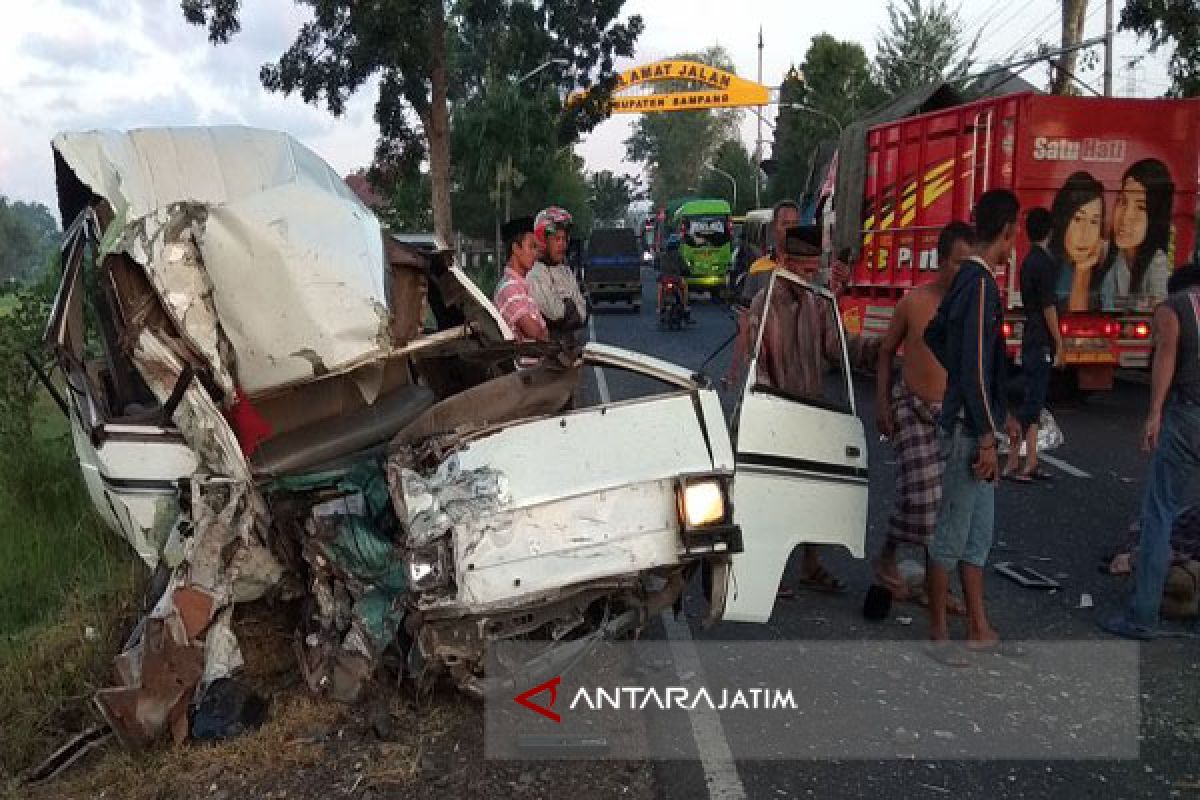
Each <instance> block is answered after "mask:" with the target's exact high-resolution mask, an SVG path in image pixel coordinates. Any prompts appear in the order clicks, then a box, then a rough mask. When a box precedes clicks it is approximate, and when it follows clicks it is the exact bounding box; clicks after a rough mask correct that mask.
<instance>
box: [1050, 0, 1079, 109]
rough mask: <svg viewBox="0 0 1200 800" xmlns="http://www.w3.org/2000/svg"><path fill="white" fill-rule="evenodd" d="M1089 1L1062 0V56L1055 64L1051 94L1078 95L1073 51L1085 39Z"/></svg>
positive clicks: (1074, 52)
mask: <svg viewBox="0 0 1200 800" xmlns="http://www.w3.org/2000/svg"><path fill="white" fill-rule="evenodd" d="M1087 4H1088V0H1062V55H1060V56H1059V58H1058V60H1057V62H1056V63H1055V67H1056V69H1055V71H1054V81H1053V82H1052V84H1051V86H1050V93H1051V94H1076V93H1077V92H1076V90H1075V89H1074V88H1073V87H1072V86H1071V76H1072V75H1073V74H1074V72H1075V61H1076V57H1077V56H1076V51H1075V50H1074V49H1073V48H1074V46H1075V45H1077V44H1079V40H1080V39H1082V38H1083V23H1084V18H1085V16H1086V14H1087Z"/></svg>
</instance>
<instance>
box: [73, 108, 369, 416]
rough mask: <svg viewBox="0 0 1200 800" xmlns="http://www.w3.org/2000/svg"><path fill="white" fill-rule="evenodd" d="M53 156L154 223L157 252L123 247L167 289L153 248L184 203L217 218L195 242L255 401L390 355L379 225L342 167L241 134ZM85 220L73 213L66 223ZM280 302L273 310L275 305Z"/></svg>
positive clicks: (195, 135)
mask: <svg viewBox="0 0 1200 800" xmlns="http://www.w3.org/2000/svg"><path fill="white" fill-rule="evenodd" d="M53 147H54V150H55V152H56V154H57V155H58V157H59V158H60V159H61V161H62V163H63V164H64V165H65V166H66V168H67V169H69V170H70V171H71V172H72V173H74V175H75V176H76V177H78V178H79V180H80V181H81V182H82V183H83V184H84V185H85V186H86V187H88V188H89V189H90V190H91V191H93V192H95V193H96V194H98V195H99V196H101V197H103V198H104V199H105V200H107V201H108V202H109V204H110V205H111V206H112V207H113V210H114V211H115V213H116V215H117V218H118V219H124V220H128V225H129V226H130V228H131V229H133V228H134V227H136V226H141V227H140V229H139V235H138V237H136V238H138V239H140V240H142V241H143V242H144V243H146V242H157V243H158V244H156V245H152V246H135V244H134V239H133V238H125V239H124V240H123V241H122V242H121V243H120V244H117V245H114V246H115V247H117V248H120V249H122V250H123V251H124V252H129V255H130V256H131V257H132V258H134V259H135V260H137V261H138V262H139V263H141V264H142V265H143V266H144V267H146V269H147V271H148V273H149V274H150V275H151V278H152V280H153V281H154V283H155V284H156V285H158V286H162V285H167V284H169V283H171V280H173V278H172V277H169V276H167V275H165V274H164V273H165V272H166V271H169V270H168V266H167V263H166V261H165V260H164V259H163V258H159V257H158V255H159V254H156V253H154V252H153V251H154V250H155V249H156V248H160V247H163V246H165V245H166V237H165V231H166V230H167V229H168V227H169V226H170V225H173V224H176V221H175V219H174V218H175V216H176V215H177V214H178V212H179V210H180V209H181V208H183V207H185V206H184V205H180V204H186V205H191V206H202V207H205V208H206V209H207V211H208V217H207V219H206V220H205V221H204V222H203V225H202V231H200V232H198V235H197V236H196V237H195V243H196V244H197V245H198V246H199V251H200V258H201V260H202V262H203V264H204V269H205V271H206V273H207V278H208V280H209V281H210V282H211V285H212V301H213V305H214V307H215V309H216V312H217V315H218V317H219V321H220V324H221V328H222V329H223V331H224V334H225V335H226V336H227V337H228V339H229V341H230V342H231V344H232V347H233V351H234V354H235V357H236V361H237V364H236V375H235V378H236V380H237V382H238V384H239V385H240V386H241V387H242V388H243V389H244V390H246V392H247V393H249V394H254V393H255V392H258V391H263V390H266V389H271V388H275V387H279V386H283V385H287V384H291V383H295V382H299V381H304V380H311V379H312V378H313V377H314V376H318V375H321V374H324V373H326V372H334V371H337V370H339V369H341V368H343V367H346V366H348V365H350V364H352V363H355V362H361V361H363V360H365V359H366V358H367V357H369V356H371V355H372V354H375V353H381V352H383V351H384V350H386V347H387V343H388V333H387V331H388V328H387V324H388V321H389V314H388V298H387V293H386V289H385V265H384V259H383V240H382V236H381V234H380V228H379V222H378V220H377V219H376V218H375V216H374V215H373V214H372V213H371V212H370V211H369V210H367V208H366V207H365V206H363V205H362V203H361V202H360V201H359V200H358V198H357V197H356V196H355V195H354V193H353V192H352V191H351V190H350V189H349V188H348V187H347V186H346V185H345V183H344V182H343V181H342V180H341V179H340V178H339V177H338V175H337V174H336V173H335V172H334V171H333V170H332V169H331V168H330V167H329V165H327V164H326V163H325V162H324V161H322V160H321V159H320V157H318V156H317V155H316V154H315V153H313V152H312V151H311V150H309V149H308V148H307V147H305V146H303V145H302V144H300V143H299V142H297V141H296V140H295V139H293V138H291V137H290V136H288V135H287V134H284V133H278V132H272V131H263V130H255V129H252V128H245V127H238V126H225V127H220V126H218V127H196V128H158V129H143V130H136V131H131V132H129V133H122V132H117V131H93V132H86V133H64V134H59V135H58V136H56V137H55V139H54V143H53ZM63 202H64V203H66V202H67V200H63ZM78 210H79V209H69V208H65V207H64V208H63V209H62V211H63V214H64V217H63V218H64V219H73V218H74V216H75V213H77V212H78ZM68 213H69V216H68ZM147 251H149V252H147ZM164 255H165V254H164ZM175 255H178V254H175ZM267 297H269V298H272V300H273V302H272V303H270V304H264V303H263V298H267ZM185 327H186V326H185Z"/></svg>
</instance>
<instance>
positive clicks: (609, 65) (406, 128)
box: [181, 0, 642, 241]
mask: <svg viewBox="0 0 1200 800" xmlns="http://www.w3.org/2000/svg"><path fill="white" fill-rule="evenodd" d="M296 2H298V3H301V4H303V5H307V6H310V7H311V8H312V11H313V19H312V20H311V21H309V22H306V23H305V24H304V25H303V26H302V27H301V29H300V31H299V33H298V34H297V36H296V39H295V41H294V42H293V43H292V45H291V46H290V47H289V48H288V49H287V50H286V51H285V52H284V53H283V55H282V56H280V58H279V60H278V61H277V62H276V63H274V64H265V65H264V66H263V67H262V69H261V70H260V72H259V79H260V80H261V81H262V84H263V86H264V87H266V88H267V89H268V90H270V91H277V92H282V93H284V94H290V93H292V92H299V93H300V96H301V97H302V98H303V99H304V100H305V102H308V103H313V104H321V103H323V104H324V105H325V106H326V107H327V108H328V110H329V111H330V113H332V114H334V115H335V116H338V115H340V114H342V113H343V111H344V110H345V107H346V100H347V98H348V97H349V96H350V95H351V94H352V93H353V92H354V91H355V90H357V89H358V88H360V87H361V86H362V85H363V84H365V83H366V82H367V81H368V80H370V79H372V78H374V77H378V78H379V97H378V100H377V102H376V104H375V120H376V122H377V123H378V124H379V143H378V146H377V148H376V167H377V174H379V175H383V176H387V175H389V174H391V175H395V174H405V175H407V176H408V177H410V178H411V175H412V174H413V170H414V168H415V167H416V166H417V165H419V164H421V163H422V162H423V161H425V160H426V158H428V162H429V173H430V189H431V196H432V202H433V218H434V228H435V230H436V232H437V234H438V235H439V236H440V237H442V238H443V239H444V240H446V241H450V239H451V233H452V230H453V226H452V211H451V157H450V110H449V108H450V106H449V104H450V102H451V100H453V99H455V97H456V96H457V97H459V98H462V97H469V96H470V95H471V93H472V91H478V85H479V83H478V82H479V81H482V80H483V79H484V77H485V76H484V75H482V74H475V73H473V72H472V70H474V69H476V67H477V64H478V63H480V62H481V61H483V62H487V63H489V64H494V65H495V66H494V73H493V75H491V76H490V77H493V78H495V79H496V81H497V82H499V81H500V80H508V81H510V82H511V81H513V80H515V79H516V77H517V76H518V75H521V74H524V72H527V71H529V70H531V69H534V68H535V67H536V66H538V65H539V64H540V63H543V62H546V61H549V60H550V59H563V60H564V61H565V62H566V63H567V64H569V66H570V67H571V69H570V71H567V70H564V69H562V68H561V66H559V65H555V66H553V67H551V68H550V69H548V70H546V71H545V72H546V73H547V74H548V75H549V76H550V77H551V79H552V80H554V81H555V82H556V83H557V84H558V85H559V86H560V87H561V88H563V89H568V88H570V87H571V86H574V85H575V84H578V85H580V86H582V87H585V88H588V87H592V86H593V85H594V86H595V87H596V91H595V92H593V93H591V95H590V96H589V101H588V102H587V103H585V104H582V105H581V106H580V107H579V108H576V109H574V110H572V111H571V113H569V114H568V115H566V118H565V119H564V122H563V125H562V126H561V128H560V131H561V132H562V134H563V135H565V136H568V137H570V136H573V135H577V134H578V133H579V132H580V131H583V130H587V129H589V127H590V126H592V125H594V124H595V123H596V122H597V121H598V120H599V119H601V118H602V112H601V111H600V109H601V108H602V104H603V101H604V97H605V93H606V92H607V91H609V90H611V87H612V86H613V85H614V83H615V80H616V77H615V73H614V72H613V60H614V58H616V57H617V56H629V55H632V54H633V43H634V41H635V40H636V39H637V36H638V35H639V34H640V33H641V30H642V21H641V18H640V17H637V16H634V17H631V18H630V19H629V20H628V21H627V22H624V23H620V22H618V21H617V17H618V15H619V14H620V11H621V7H622V6H623V5H624V0H602V1H601V2H594V3H586V4H579V3H576V2H574V0H531V2H512V3H503V2H497V0H458V2H447V0H357V1H356V0H296ZM181 5H182V9H183V14H184V17H185V19H187V21H188V22H190V23H193V24H195V25H201V26H205V27H207V29H208V38H209V40H210V41H211V42H212V43H213V44H222V43H226V42H228V41H229V40H230V39H231V38H232V37H233V36H234V35H235V34H236V33H237V32H238V30H239V29H240V24H239V21H238V14H239V11H240V6H241V0H182V2H181ZM480 42H484V43H485V45H486V46H478V47H474V49H472V47H471V46H470V45H473V44H479V43H480ZM463 43H466V44H467V45H468V46H467V47H465V48H464V47H461V45H462V44H463ZM488 43H490V44H488ZM497 53H498V54H500V55H501V56H503V58H493V57H492V54H497ZM493 85H494V84H493Z"/></svg>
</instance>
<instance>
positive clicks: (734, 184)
mask: <svg viewBox="0 0 1200 800" xmlns="http://www.w3.org/2000/svg"><path fill="white" fill-rule="evenodd" d="M708 168H709V169H711V170H712V171H713V172H715V173H717V174H718V175H724V176H725V177H726V178H728V179H729V185H730V186H732V187H733V202H732V203H731V204H730V205H732V206H733V213H735V214H736V213H737V181H736V180H734V178H733V176H732V175H730V174H729V173H728V172H726V171H725V170H723V169H720V168H718V167H714V166H713V165H712V164H709V165H708Z"/></svg>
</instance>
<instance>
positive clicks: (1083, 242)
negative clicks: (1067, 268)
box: [1063, 197, 1104, 267]
mask: <svg viewBox="0 0 1200 800" xmlns="http://www.w3.org/2000/svg"><path fill="white" fill-rule="evenodd" d="M1103 223H1104V201H1103V200H1102V199H1100V198H1099V197H1097V198H1096V199H1095V200H1092V201H1090V202H1087V203H1085V204H1083V205H1082V206H1080V207H1079V208H1078V209H1076V210H1075V213H1074V214H1072V215H1071V221H1070V222H1068V223H1067V230H1066V233H1065V234H1063V247H1064V249H1065V250H1066V253H1067V257H1068V258H1070V259H1071V263H1073V264H1074V265H1075V266H1076V267H1081V266H1090V265H1092V264H1095V263H1096V262H1097V261H1099V260H1100V228H1101V226H1102V225H1103Z"/></svg>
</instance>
